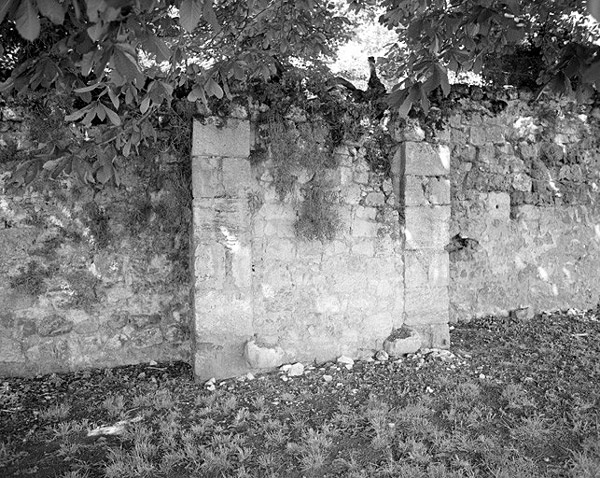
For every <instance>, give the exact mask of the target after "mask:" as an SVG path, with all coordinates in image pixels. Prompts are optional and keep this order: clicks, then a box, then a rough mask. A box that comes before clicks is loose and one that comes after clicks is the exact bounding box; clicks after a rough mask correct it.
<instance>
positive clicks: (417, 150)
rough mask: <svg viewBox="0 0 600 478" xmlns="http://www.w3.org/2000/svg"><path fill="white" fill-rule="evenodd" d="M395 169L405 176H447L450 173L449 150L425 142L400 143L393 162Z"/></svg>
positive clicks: (445, 147) (442, 146)
mask: <svg viewBox="0 0 600 478" xmlns="http://www.w3.org/2000/svg"><path fill="white" fill-rule="evenodd" d="M396 161H397V162H399V163H400V164H399V166H396V167H395V169H400V170H403V171H404V174H406V175H416V176H447V175H448V174H449V173H450V149H449V148H448V147H447V146H444V145H433V144H430V143H427V142H425V141H421V142H418V143H417V142H406V143H402V145H401V147H400V148H399V149H398V152H397V153H396V158H395V160H394V162H396Z"/></svg>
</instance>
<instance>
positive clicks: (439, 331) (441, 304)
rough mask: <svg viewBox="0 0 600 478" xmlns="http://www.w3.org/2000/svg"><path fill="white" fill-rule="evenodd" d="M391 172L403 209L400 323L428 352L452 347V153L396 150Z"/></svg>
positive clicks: (421, 144) (406, 146)
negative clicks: (395, 176) (412, 331)
mask: <svg viewBox="0 0 600 478" xmlns="http://www.w3.org/2000/svg"><path fill="white" fill-rule="evenodd" d="M393 170H394V172H395V173H396V174H400V179H399V181H398V189H399V191H398V192H399V196H400V202H401V206H403V208H404V241H405V245H404V263H405V268H404V284H405V289H404V290H405V297H404V323H405V324H406V325H407V326H410V327H412V328H414V329H416V330H417V331H418V332H419V333H420V334H421V337H422V345H423V346H426V347H448V346H449V343H450V337H449V331H448V321H449V298H448V278H449V261H448V253H447V252H446V250H445V249H444V248H445V247H446V245H447V244H448V242H449V231H450V180H449V173H450V151H449V149H448V147H446V146H438V145H432V144H430V143H427V142H425V141H418V142H415V141H405V142H403V143H402V144H401V145H400V149H399V150H398V152H397V154H396V156H395V158H394V167H393Z"/></svg>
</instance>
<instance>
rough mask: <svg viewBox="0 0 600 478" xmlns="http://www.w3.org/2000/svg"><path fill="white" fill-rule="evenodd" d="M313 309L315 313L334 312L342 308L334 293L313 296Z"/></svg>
mask: <svg viewBox="0 0 600 478" xmlns="http://www.w3.org/2000/svg"><path fill="white" fill-rule="evenodd" d="M314 310H315V312H316V313H317V314H336V313H338V312H340V311H341V310H342V304H341V302H340V300H339V299H338V298H337V297H336V296H334V295H325V294H319V295H318V296H317V297H316V298H315V308H314Z"/></svg>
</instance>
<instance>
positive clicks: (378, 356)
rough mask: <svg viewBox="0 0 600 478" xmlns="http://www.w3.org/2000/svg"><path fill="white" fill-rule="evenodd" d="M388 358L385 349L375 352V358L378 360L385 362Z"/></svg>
mask: <svg viewBox="0 0 600 478" xmlns="http://www.w3.org/2000/svg"><path fill="white" fill-rule="evenodd" d="M389 358H390V356H389V354H388V353H387V352H386V351H385V350H380V351H379V352H377V353H376V354H375V360H379V361H380V362H386V361H387V360H388V359H389Z"/></svg>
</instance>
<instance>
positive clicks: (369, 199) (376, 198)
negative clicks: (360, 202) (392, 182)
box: [365, 192, 385, 206]
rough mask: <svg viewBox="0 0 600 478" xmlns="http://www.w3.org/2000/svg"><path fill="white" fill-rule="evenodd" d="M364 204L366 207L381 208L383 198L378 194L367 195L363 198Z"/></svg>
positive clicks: (383, 202)
mask: <svg viewBox="0 0 600 478" xmlns="http://www.w3.org/2000/svg"><path fill="white" fill-rule="evenodd" d="M365 204H366V205H367V206H383V205H384V204H385V196H384V194H383V193H380V192H371V193H368V194H367V196H366V197H365Z"/></svg>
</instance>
